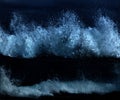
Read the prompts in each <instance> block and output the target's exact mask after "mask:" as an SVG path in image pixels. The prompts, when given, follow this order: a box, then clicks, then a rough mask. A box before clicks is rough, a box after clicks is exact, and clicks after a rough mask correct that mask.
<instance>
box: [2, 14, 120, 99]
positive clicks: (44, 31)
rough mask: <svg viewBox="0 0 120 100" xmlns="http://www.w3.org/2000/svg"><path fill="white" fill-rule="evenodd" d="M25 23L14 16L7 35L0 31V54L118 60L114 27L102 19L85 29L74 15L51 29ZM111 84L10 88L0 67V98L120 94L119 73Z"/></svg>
mask: <svg viewBox="0 0 120 100" xmlns="http://www.w3.org/2000/svg"><path fill="white" fill-rule="evenodd" d="M24 20H25V19H22V17H21V16H19V15H16V14H14V15H13V19H12V20H11V23H10V32H12V33H9V32H8V31H5V30H3V29H2V26H1V28H0V53H1V54H2V55H5V56H10V57H18V56H20V57H23V58H34V57H37V56H38V55H41V54H42V53H46V54H52V55H54V56H62V57H64V58H74V57H82V56H85V57H87V56H93V55H94V56H97V57H105V56H107V57H115V58H120V36H119V32H118V29H117V27H116V24H115V23H114V22H113V21H112V20H111V19H110V18H109V17H105V16H100V17H99V18H97V19H96V20H95V25H94V27H86V26H85V25H84V24H83V22H82V21H80V19H79V18H78V16H77V15H75V14H74V13H71V12H66V13H65V14H63V16H62V17H60V18H59V20H58V23H56V24H55V25H48V26H47V27H42V26H41V25H38V24H25V23H24ZM115 73H116V74H117V75H118V77H117V78H116V79H115V81H114V82H112V83H106V82H105V83H104V82H94V81H92V80H87V79H86V80H75V81H66V82H65V81H56V80H49V79H48V80H47V81H43V82H41V83H38V84H35V85H33V86H18V85H16V84H14V83H13V82H12V81H11V79H10V77H9V76H8V75H7V74H6V72H5V70H4V69H3V68H2V67H0V94H4V95H10V96H17V97H40V96H45V95H53V93H59V92H61V91H62V92H68V93H93V92H95V93H101V94H103V93H108V92H112V91H120V87H119V79H120V77H119V76H120V69H119V67H118V66H117V67H116V70H115Z"/></svg>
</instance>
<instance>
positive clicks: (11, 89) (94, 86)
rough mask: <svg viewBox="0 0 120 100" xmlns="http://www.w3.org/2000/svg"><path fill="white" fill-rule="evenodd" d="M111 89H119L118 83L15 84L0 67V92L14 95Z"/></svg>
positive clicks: (107, 91)
mask: <svg viewBox="0 0 120 100" xmlns="http://www.w3.org/2000/svg"><path fill="white" fill-rule="evenodd" d="M112 91H120V87H119V84H118V83H100V82H98V83H97V82H94V81H89V80H76V81H68V82H64V81H55V80H47V81H43V82H41V83H38V84H35V85H33V86H17V85H15V84H14V83H13V82H12V81H11V80H10V78H9V77H8V76H7V75H6V72H5V70H4V69H3V68H0V94H3V95H9V96H16V97H32V98H36V97H40V96H53V95H54V93H60V92H67V93H74V94H78V93H85V94H90V93H99V94H105V93H109V92H112Z"/></svg>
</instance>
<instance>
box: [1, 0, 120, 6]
mask: <svg viewBox="0 0 120 100" xmlns="http://www.w3.org/2000/svg"><path fill="white" fill-rule="evenodd" d="M0 2H1V5H11V6H13V7H14V6H20V7H22V6H26V7H54V6H60V7H62V6H66V7H71V6H72V7H80V6H90V7H93V6H98V7H101V6H105V7H119V5H120V0H0Z"/></svg>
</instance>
